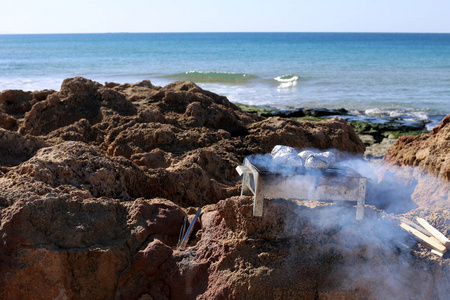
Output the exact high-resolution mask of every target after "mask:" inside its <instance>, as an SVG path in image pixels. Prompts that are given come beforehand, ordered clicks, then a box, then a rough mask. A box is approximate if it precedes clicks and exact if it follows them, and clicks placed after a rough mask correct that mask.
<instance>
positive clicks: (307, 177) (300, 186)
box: [236, 157, 367, 220]
mask: <svg viewBox="0 0 450 300" xmlns="http://www.w3.org/2000/svg"><path fill="white" fill-rule="evenodd" d="M236 170H237V171H238V173H239V175H242V190H241V195H248V194H249V193H250V192H251V193H252V194H253V215H254V216H258V217H261V216H262V215H263V210H264V201H263V199H264V198H285V199H289V198H291V199H301V200H324V201H356V202H357V205H356V220H362V219H363V218H364V204H365V197H366V180H367V179H366V178H365V177H363V176H361V175H360V174H359V173H357V172H356V171H354V170H353V169H351V168H348V167H339V168H337V167H329V168H326V169H312V168H306V167H296V168H293V169H290V171H289V172H287V173H277V172H274V171H271V170H269V169H267V168H265V167H264V166H262V165H257V163H255V162H252V161H251V158H250V157H247V158H245V159H244V162H243V165H241V166H238V167H237V168H236Z"/></svg>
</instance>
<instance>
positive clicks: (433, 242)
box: [400, 223, 447, 253]
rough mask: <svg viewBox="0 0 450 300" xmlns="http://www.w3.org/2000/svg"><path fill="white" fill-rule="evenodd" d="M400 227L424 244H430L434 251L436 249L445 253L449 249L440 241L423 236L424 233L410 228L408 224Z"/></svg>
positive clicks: (402, 224)
mask: <svg viewBox="0 0 450 300" xmlns="http://www.w3.org/2000/svg"><path fill="white" fill-rule="evenodd" d="M400 227H402V228H403V229H405V230H406V231H408V232H409V233H411V234H413V235H415V236H416V237H418V238H419V239H420V240H421V241H423V242H424V243H426V244H428V245H429V246H430V247H432V248H433V249H435V250H437V251H440V252H442V253H445V252H446V251H447V248H446V247H445V246H444V245H442V244H441V243H440V242H439V241H437V240H436V239H433V238H431V237H429V236H427V235H425V234H423V233H422V232H420V231H418V230H417V229H415V228H413V227H411V226H409V225H408V224H405V223H401V224H400Z"/></svg>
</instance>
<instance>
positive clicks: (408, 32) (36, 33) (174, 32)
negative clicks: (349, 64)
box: [0, 31, 450, 35]
mask: <svg viewBox="0 0 450 300" xmlns="http://www.w3.org/2000/svg"><path fill="white" fill-rule="evenodd" d="M189 33H192V34H199V33H363V34H450V32H425V31H424V32H413V31H406V32H405V31H105V32H40V33H39V32H35V33H11V32H9V33H8V32H0V35H63V34H73V35H76V34H80V35H81V34H189Z"/></svg>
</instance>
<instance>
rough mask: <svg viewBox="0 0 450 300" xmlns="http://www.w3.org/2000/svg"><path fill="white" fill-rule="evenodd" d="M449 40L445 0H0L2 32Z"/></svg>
mask: <svg viewBox="0 0 450 300" xmlns="http://www.w3.org/2000/svg"><path fill="white" fill-rule="evenodd" d="M242 31H244V32H249V31H250V32H258V31H263V32H264V31H273V32H277V31H294V32H439V33H450V0H376V1H375V0H370V1H369V0H308V1H307V0H271V1H267V0H186V1H181V0H173V1H171V0H160V1H152V0H128V1H125V0H120V1H118V0H75V1H65V0H2V5H1V9H0V33H87V32H242Z"/></svg>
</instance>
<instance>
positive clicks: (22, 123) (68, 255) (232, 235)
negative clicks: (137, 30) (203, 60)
mask: <svg viewBox="0 0 450 300" xmlns="http://www.w3.org/2000/svg"><path fill="white" fill-rule="evenodd" d="M303 113H304V112H303ZM341 113H344V112H341ZM296 114H299V113H298V112H297V113H296ZM347 116H348V114H347ZM343 117H345V115H340V117H332V116H327V119H324V120H311V119H298V118H299V117H298V116H296V117H294V116H292V115H290V116H288V115H283V116H282V115H277V116H274V115H271V116H264V115H261V114H258V113H248V112H245V111H243V110H242V109H241V108H239V107H238V106H236V105H235V104H233V103H231V102H230V101H228V99H227V98H226V97H223V96H220V95H217V94H214V93H213V92H210V91H206V90H202V89H201V88H200V87H198V86H197V85H195V84H194V83H191V82H174V83H172V84H169V85H167V86H165V87H158V86H153V85H152V84H151V82H150V81H148V80H146V81H142V82H139V83H136V84H117V83H106V84H104V85H102V84H100V83H97V82H94V81H91V80H88V79H85V78H81V77H76V78H69V79H66V80H65V81H64V82H63V84H62V86H61V89H60V91H53V90H44V91H35V92H25V91H18V90H8V91H3V92H1V93H0V141H1V142H0V187H1V188H0V237H1V241H0V298H2V299H49V298H54V299H243V298H245V299H261V298H270V299H293V298H294V299H295V298H301V299H363V298H364V299H381V298H386V299H387V298H390V299H392V298H398V299H402V298H409V299H424V298H433V299H446V295H448V294H449V292H450V287H449V286H448V285H447V282H448V280H449V279H450V278H449V275H448V274H450V272H449V271H450V258H449V257H448V255H445V256H444V257H443V258H438V257H435V256H434V255H433V254H430V252H429V251H428V249H427V248H426V247H424V246H423V245H422V244H420V243H417V241H415V240H414V239H413V238H412V237H411V236H409V235H408V234H407V233H406V232H404V231H403V230H401V229H400V227H399V226H398V222H399V220H400V219H401V218H408V219H414V217H416V216H420V217H424V218H427V219H428V221H429V222H430V223H432V224H433V225H434V226H435V227H436V228H438V229H439V230H441V231H442V232H443V233H444V234H446V235H447V236H449V234H450V231H449V229H448V228H450V208H449V201H448V200H449V198H448V194H449V181H450V175H449V174H450V157H449V152H448V149H450V145H449V142H448V141H449V140H450V138H449V135H450V122H449V120H450V116H447V117H446V118H444V119H443V120H442V122H441V123H440V125H439V126H438V127H436V128H435V129H434V130H433V131H431V132H428V133H422V134H421V135H416V136H411V135H406V136H400V137H399V138H398V140H396V142H395V143H394V145H393V146H391V147H390V149H389V151H388V152H387V155H386V156H385V158H384V159H383V160H382V161H380V162H381V164H382V165H383V167H382V168H378V167H373V166H371V165H369V164H368V163H367V162H366V161H364V160H363V159H362V158H363V156H364V153H366V156H367V150H366V149H367V147H366V145H365V143H364V142H363V141H362V140H361V138H360V136H361V135H360V136H358V133H357V131H355V126H353V127H352V126H351V125H350V124H351V123H350V121H349V122H347V121H346V120H344V118H343ZM385 129H386V128H385ZM385 129H378V133H377V134H380V132H381V131H382V132H383V133H382V135H383V136H384V134H385V133H386V132H388V131H389V130H387V129H386V130H385ZM390 129H392V127H391V128H390ZM383 130H384V131H383ZM364 131H368V132H373V130H371V129H367V128H366V127H364V128H362V129H361V131H360V132H359V134H364ZM373 136H375V134H374V135H373ZM396 138H397V137H396ZM374 140H375V137H374ZM366 144H367V143H366ZM375 144H376V143H374V145H375ZM380 144H381V143H380ZM275 145H286V146H290V147H294V148H297V149H306V148H314V149H318V150H327V149H333V150H334V151H335V152H336V153H337V154H338V155H337V159H338V160H340V161H342V162H344V161H350V162H352V163H353V164H354V167H355V168H359V169H358V170H363V171H364V172H365V174H364V176H368V178H370V180H369V181H368V182H369V183H368V186H367V196H366V207H365V217H364V221H362V222H359V221H356V220H355V218H354V209H355V208H354V206H353V205H341V204H339V203H328V202H317V201H299V200H293V199H272V200H269V199H265V200H264V207H265V211H264V215H263V217H261V218H260V217H254V216H253V215H252V206H253V200H252V198H251V197H248V196H239V195H240V187H241V182H240V177H239V175H238V174H237V172H236V171H235V167H236V166H238V165H239V164H241V163H242V161H243V159H244V158H245V157H246V156H248V155H251V154H265V153H269V152H270V151H271V150H272V148H273V147H274V146H275ZM361 172H362V171H361ZM197 207H202V214H201V216H200V218H199V220H198V222H197V223H196V224H195V226H194V232H193V233H192V235H191V239H190V240H189V243H188V248H187V249H186V250H185V251H180V250H178V249H177V248H176V245H177V241H178V238H179V233H180V229H181V227H182V224H183V219H184V218H185V217H187V218H189V219H191V220H192V217H193V214H194V213H195V211H196V208H197Z"/></svg>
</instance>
